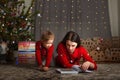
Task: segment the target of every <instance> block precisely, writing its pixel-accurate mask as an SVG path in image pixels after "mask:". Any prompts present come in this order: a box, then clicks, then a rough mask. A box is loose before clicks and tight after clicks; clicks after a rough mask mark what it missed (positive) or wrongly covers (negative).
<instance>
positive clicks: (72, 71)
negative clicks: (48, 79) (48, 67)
mask: <svg viewBox="0 0 120 80" xmlns="http://www.w3.org/2000/svg"><path fill="white" fill-rule="evenodd" d="M56 71H57V72H59V73H61V74H78V73H90V72H92V71H91V70H86V71H83V70H82V69H80V66H78V65H73V66H72V68H71V69H68V68H64V69H63V68H59V69H56Z"/></svg>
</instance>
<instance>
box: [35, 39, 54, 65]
mask: <svg viewBox="0 0 120 80" xmlns="http://www.w3.org/2000/svg"><path fill="white" fill-rule="evenodd" d="M35 49H36V53H35V55H36V60H37V63H38V66H40V65H42V58H45V60H46V62H45V66H46V67H49V66H50V63H51V59H52V54H53V50H54V46H53V45H52V46H51V47H50V48H49V49H48V50H47V49H46V48H44V47H43V46H42V44H41V42H40V41H38V42H36V48H35Z"/></svg>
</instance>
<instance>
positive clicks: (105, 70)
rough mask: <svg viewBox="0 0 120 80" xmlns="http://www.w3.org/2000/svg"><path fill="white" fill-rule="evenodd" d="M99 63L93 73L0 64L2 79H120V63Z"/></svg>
mask: <svg viewBox="0 0 120 80" xmlns="http://www.w3.org/2000/svg"><path fill="white" fill-rule="evenodd" d="M97 65H98V69H97V70H96V71H94V72H92V73H79V74H59V73H57V72H56V71H55V69H56V68H55V67H52V68H50V70H49V71H48V72H41V71H39V70H37V67H36V66H34V65H31V66H25V65H13V64H12V65H11V64H0V80H120V63H102V64H97Z"/></svg>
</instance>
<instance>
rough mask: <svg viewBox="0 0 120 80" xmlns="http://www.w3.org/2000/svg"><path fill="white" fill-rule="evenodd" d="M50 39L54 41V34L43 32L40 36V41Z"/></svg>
mask: <svg viewBox="0 0 120 80" xmlns="http://www.w3.org/2000/svg"><path fill="white" fill-rule="evenodd" d="M50 39H54V34H53V33H52V32H51V31H45V32H43V33H42V35H41V40H42V41H48V40H50Z"/></svg>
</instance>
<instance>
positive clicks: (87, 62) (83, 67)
mask: <svg viewBox="0 0 120 80" xmlns="http://www.w3.org/2000/svg"><path fill="white" fill-rule="evenodd" d="M90 65H91V62H89V61H86V62H84V63H83V64H82V65H81V69H82V70H83V71H86V70H87V69H88V68H89V67H90Z"/></svg>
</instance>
